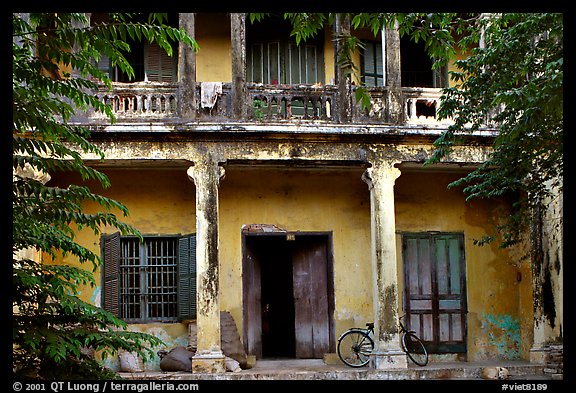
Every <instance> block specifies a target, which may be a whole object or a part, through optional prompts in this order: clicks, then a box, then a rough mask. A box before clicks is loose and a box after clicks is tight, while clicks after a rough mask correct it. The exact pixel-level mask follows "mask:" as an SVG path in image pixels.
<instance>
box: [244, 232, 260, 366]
mask: <svg viewBox="0 0 576 393" xmlns="http://www.w3.org/2000/svg"><path fill="white" fill-rule="evenodd" d="M242 242H243V254H244V256H243V262H242V286H243V288H244V290H243V299H242V301H243V303H244V317H243V319H244V323H243V337H244V348H245V350H246V353H247V354H249V355H255V356H256V357H257V358H262V301H261V300H262V289H261V272H260V270H261V266H260V260H259V257H258V254H257V252H256V248H255V247H254V245H252V244H251V243H250V242H249V240H248V239H247V237H246V236H242Z"/></svg>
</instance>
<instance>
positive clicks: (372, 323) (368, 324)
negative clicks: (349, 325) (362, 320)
mask: <svg viewBox="0 0 576 393" xmlns="http://www.w3.org/2000/svg"><path fill="white" fill-rule="evenodd" d="M366 327H367V328H368V329H374V322H368V323H367V324H366Z"/></svg>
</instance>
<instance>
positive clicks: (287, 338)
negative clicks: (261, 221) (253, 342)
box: [257, 236, 295, 358]
mask: <svg viewBox="0 0 576 393" xmlns="http://www.w3.org/2000/svg"><path fill="white" fill-rule="evenodd" d="M258 243H259V244H258V246H257V254H259V255H258V257H259V260H260V264H261V270H260V271H261V277H260V285H261V291H262V304H261V309H262V311H261V312H262V357H265V358H267V357H290V358H293V357H294V356H295V345H294V344H295V340H294V296H293V292H294V290H293V286H292V258H291V254H292V250H291V245H292V244H291V243H290V242H287V241H286V240H285V239H283V238H281V237H279V236H276V237H272V238H268V239H266V241H260V242H258Z"/></svg>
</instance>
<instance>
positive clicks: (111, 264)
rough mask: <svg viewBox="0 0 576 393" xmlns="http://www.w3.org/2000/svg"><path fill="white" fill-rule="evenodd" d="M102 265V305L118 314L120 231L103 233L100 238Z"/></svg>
mask: <svg viewBox="0 0 576 393" xmlns="http://www.w3.org/2000/svg"><path fill="white" fill-rule="evenodd" d="M100 247H101V250H102V258H103V260H104V267H103V270H102V286H103V290H102V296H103V299H102V306H103V308H104V309H105V310H106V311H109V312H111V313H112V314H114V315H115V316H117V317H119V316H120V232H116V233H113V234H111V235H103V236H102V238H101V240H100Z"/></svg>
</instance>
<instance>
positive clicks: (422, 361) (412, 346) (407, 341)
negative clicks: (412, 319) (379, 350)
mask: <svg viewBox="0 0 576 393" xmlns="http://www.w3.org/2000/svg"><path fill="white" fill-rule="evenodd" d="M402 346H403V349H404V351H405V352H406V354H407V355H408V357H409V358H410V360H412V361H413V362H414V363H416V364H417V365H419V366H425V365H426V364H428V351H427V350H426V347H425V346H424V344H423V343H422V341H421V340H420V339H419V338H418V336H416V334H414V332H405V333H404V334H403V335H402Z"/></svg>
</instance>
